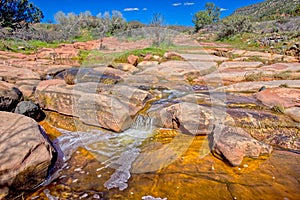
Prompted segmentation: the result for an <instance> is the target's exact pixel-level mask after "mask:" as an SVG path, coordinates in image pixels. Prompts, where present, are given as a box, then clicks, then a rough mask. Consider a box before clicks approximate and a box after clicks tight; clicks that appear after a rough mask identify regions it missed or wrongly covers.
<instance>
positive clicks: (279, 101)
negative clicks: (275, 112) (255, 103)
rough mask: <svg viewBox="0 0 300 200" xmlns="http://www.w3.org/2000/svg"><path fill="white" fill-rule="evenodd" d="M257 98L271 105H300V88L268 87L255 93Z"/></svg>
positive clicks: (286, 106)
mask: <svg viewBox="0 0 300 200" xmlns="http://www.w3.org/2000/svg"><path fill="white" fill-rule="evenodd" d="M255 96H256V98H257V99H258V100H260V101H261V102H262V103H263V104H264V105H266V106H269V107H271V108H272V107H274V106H282V107H284V108H289V107H294V106H300V89H291V88H268V89H265V90H263V91H260V92H258V93H256V94H255Z"/></svg>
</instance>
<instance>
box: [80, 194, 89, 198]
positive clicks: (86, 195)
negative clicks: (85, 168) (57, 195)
mask: <svg viewBox="0 0 300 200" xmlns="http://www.w3.org/2000/svg"><path fill="white" fill-rule="evenodd" d="M88 196H89V195H88V194H87V193H84V194H83V195H82V196H81V197H79V199H83V198H86V197H88Z"/></svg>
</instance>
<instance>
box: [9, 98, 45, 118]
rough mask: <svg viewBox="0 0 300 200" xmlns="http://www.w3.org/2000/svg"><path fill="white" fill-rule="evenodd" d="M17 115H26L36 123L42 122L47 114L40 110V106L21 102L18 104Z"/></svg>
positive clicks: (30, 102)
mask: <svg viewBox="0 0 300 200" xmlns="http://www.w3.org/2000/svg"><path fill="white" fill-rule="evenodd" d="M15 113H17V114H21V115H25V116H27V117H30V118H32V119H34V120H36V121H41V120H43V119H44V118H45V114H44V113H43V111H42V110H41V109H40V106H39V105H37V104H35V103H33V102H32V101H21V102H20V103H18V105H17V107H16V109H15Z"/></svg>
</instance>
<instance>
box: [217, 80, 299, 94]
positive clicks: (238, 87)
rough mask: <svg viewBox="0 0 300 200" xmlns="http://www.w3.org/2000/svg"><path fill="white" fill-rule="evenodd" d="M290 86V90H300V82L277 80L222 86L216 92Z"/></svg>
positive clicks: (248, 90) (250, 90)
mask: <svg viewBox="0 0 300 200" xmlns="http://www.w3.org/2000/svg"><path fill="white" fill-rule="evenodd" d="M284 84H285V85H288V86H289V87H290V88H300V87H299V86H300V80H275V81H258V82H241V83H235V84H232V85H228V86H223V85H220V86H221V87H219V88H216V89H215V91H226V92H257V91H258V90H259V89H260V88H261V87H262V86H265V87H267V88H276V87H279V86H280V85H284Z"/></svg>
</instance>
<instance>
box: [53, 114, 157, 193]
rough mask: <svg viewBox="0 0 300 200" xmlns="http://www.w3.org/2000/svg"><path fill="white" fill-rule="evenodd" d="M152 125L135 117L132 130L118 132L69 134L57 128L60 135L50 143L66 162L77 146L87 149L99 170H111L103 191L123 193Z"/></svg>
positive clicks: (141, 118)
mask: <svg viewBox="0 0 300 200" xmlns="http://www.w3.org/2000/svg"><path fill="white" fill-rule="evenodd" d="M152 122H153V120H152V119H151V118H150V117H147V116H142V115H139V116H137V118H136V120H135V123H134V124H133V125H132V128H130V129H128V130H126V131H124V132H122V133H113V132H108V131H99V130H93V131H90V132H79V131H78V132H71V131H66V130H64V129H59V131H61V132H62V133H63V134H62V135H61V136H60V137H58V138H57V139H56V140H55V141H54V143H55V145H56V146H58V147H59V148H60V151H61V154H62V157H63V161H64V162H66V161H67V160H68V159H70V157H71V155H72V154H73V153H74V152H75V151H76V150H77V149H78V147H84V148H85V149H87V150H88V151H89V152H91V153H92V154H93V155H94V157H95V158H96V159H98V160H99V161H100V162H101V163H102V164H103V165H104V166H105V167H103V168H100V169H99V171H101V170H102V169H105V168H107V167H110V168H114V169H115V172H114V173H113V174H112V175H111V177H110V179H109V180H107V181H106V182H105V184H104V186H105V187H106V188H107V189H111V188H118V189H119V190H124V189H126V188H127V187H128V184H127V181H128V180H129V178H130V177H131V174H130V169H131V166H132V163H133V162H134V161H135V159H136V158H137V156H138V155H139V153H140V149H139V146H140V145H141V144H142V142H143V141H144V140H145V139H146V138H148V137H150V136H151V135H152V134H153V129H154V127H153V125H152Z"/></svg>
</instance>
